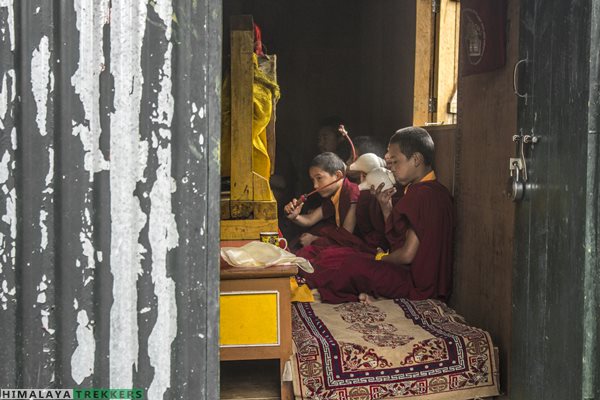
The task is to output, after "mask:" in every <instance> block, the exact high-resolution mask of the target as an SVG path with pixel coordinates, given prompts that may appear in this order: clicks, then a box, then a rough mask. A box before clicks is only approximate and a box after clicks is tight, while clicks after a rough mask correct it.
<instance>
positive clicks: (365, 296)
mask: <svg viewBox="0 0 600 400" xmlns="http://www.w3.org/2000/svg"><path fill="white" fill-rule="evenodd" d="M374 300H375V298H373V297H371V296H369V295H368V294H366V293H361V294H359V295H358V301H360V302H361V303H366V304H369V303H372V302H373V301H374Z"/></svg>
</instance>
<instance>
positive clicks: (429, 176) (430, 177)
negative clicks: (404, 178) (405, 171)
mask: <svg viewBox="0 0 600 400" xmlns="http://www.w3.org/2000/svg"><path fill="white" fill-rule="evenodd" d="M436 179H437V177H436V176H435V172H434V171H433V170H431V172H429V173H428V174H427V175H425V176H424V177H422V178H421V180H420V181H419V182H427V181H435V180H436ZM410 185H411V184H410V183H409V184H408V185H406V187H404V194H406V191H407V190H408V187H409V186H410Z"/></svg>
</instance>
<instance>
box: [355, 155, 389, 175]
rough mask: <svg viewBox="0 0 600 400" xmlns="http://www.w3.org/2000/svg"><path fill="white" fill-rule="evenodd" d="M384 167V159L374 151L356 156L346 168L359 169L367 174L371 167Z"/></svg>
mask: <svg viewBox="0 0 600 400" xmlns="http://www.w3.org/2000/svg"><path fill="white" fill-rule="evenodd" d="M377 167H385V160H384V159H383V158H381V157H379V156H377V155H376V154H374V153H365V154H363V155H361V156H360V157H358V158H357V159H356V161H354V162H353V163H352V164H350V166H348V169H349V170H350V171H360V172H364V173H365V174H368V173H369V172H371V170H372V169H373V168H377Z"/></svg>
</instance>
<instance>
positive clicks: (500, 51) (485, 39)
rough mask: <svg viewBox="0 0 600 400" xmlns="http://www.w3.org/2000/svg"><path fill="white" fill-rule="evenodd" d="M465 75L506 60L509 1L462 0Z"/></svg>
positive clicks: (490, 69)
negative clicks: (507, 2) (507, 9)
mask: <svg viewBox="0 0 600 400" xmlns="http://www.w3.org/2000/svg"><path fill="white" fill-rule="evenodd" d="M460 3H461V16H460V26H461V43H460V48H461V53H462V54H461V57H460V59H461V75H463V76H465V75H472V74H480V73H482V72H488V71H493V70H495V69H498V68H502V67H503V66H504V64H505V63H506V1H505V0H462V1H461V2H460Z"/></svg>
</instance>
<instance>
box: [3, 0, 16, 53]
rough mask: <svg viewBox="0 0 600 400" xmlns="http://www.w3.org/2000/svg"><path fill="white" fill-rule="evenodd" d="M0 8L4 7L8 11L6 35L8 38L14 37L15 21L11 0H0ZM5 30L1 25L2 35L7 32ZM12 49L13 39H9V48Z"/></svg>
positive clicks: (13, 47) (13, 45) (13, 46)
mask: <svg viewBox="0 0 600 400" xmlns="http://www.w3.org/2000/svg"><path fill="white" fill-rule="evenodd" d="M0 8H6V10H7V11H8V18H7V23H8V35H9V37H10V38H14V37H15V22H14V21H15V16H14V7H13V0H0ZM5 30H6V27H5V26H2V30H1V33H2V35H3V36H4V35H6V34H7V32H6V31H5ZM14 49H15V41H14V40H12V39H11V41H10V50H11V51H13V50H14Z"/></svg>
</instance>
